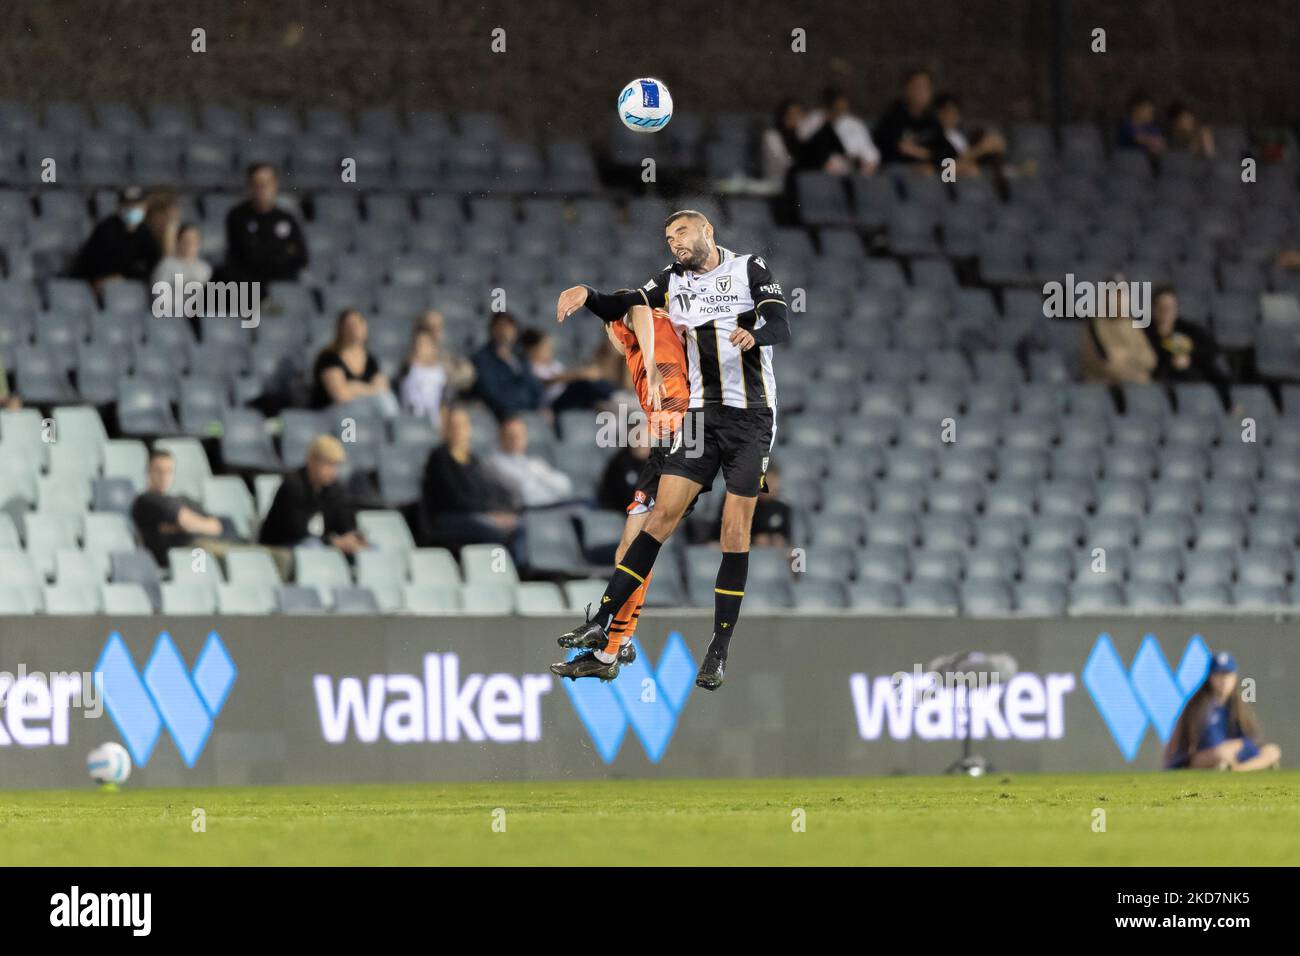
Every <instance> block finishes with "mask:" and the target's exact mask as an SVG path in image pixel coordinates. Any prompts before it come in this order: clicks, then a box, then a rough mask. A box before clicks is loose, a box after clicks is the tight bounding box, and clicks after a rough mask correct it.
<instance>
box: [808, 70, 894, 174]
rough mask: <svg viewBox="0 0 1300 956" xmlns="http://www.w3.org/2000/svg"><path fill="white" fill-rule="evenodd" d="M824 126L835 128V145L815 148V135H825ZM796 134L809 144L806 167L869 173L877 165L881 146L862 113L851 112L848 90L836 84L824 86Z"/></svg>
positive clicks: (878, 165)
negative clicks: (816, 107) (819, 103)
mask: <svg viewBox="0 0 1300 956" xmlns="http://www.w3.org/2000/svg"><path fill="white" fill-rule="evenodd" d="M824 129H826V130H829V131H833V132H834V134H835V137H836V139H838V141H839V142H838V149H836V148H835V146H834V145H828V146H827V147H823V148H817V143H818V137H819V136H822V135H824V133H823V130H824ZM798 134H799V139H800V140H801V141H802V142H804V143H805V144H808V145H807V147H806V149H807V151H808V153H809V154H810V155H807V156H805V162H804V164H802V165H804V166H805V168H813V169H824V170H825V171H826V172H828V173H838V174H841V175H847V174H849V173H858V174H859V175H863V176H870V175H872V174H873V173H874V172H875V171H876V170H877V169H878V168H879V167H880V150H878V149H877V148H876V144H875V142H874V141H873V140H872V138H871V131H870V130H869V129H868V128H867V124H866V123H865V122H863V120H862V119H861V117H858V116H855V115H854V113H853V110H852V106H851V104H850V103H849V97H848V94H847V93H845V92H844V91H843V90H841V89H839V88H837V87H833V86H828V87H827V88H826V90H825V91H824V92H823V93H822V108H821V109H819V110H813V111H812V112H811V113H809V114H808V115H807V116H806V117H804V119H803V122H802V123H801V124H800V126H799V130H798ZM828 143H829V141H828Z"/></svg>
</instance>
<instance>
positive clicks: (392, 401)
mask: <svg viewBox="0 0 1300 956" xmlns="http://www.w3.org/2000/svg"><path fill="white" fill-rule="evenodd" d="M369 335H370V327H369V326H368V325H367V324H366V317H365V316H364V315H362V314H361V312H360V311H359V310H357V309H344V310H343V311H342V312H340V313H339V317H338V321H337V322H336V323H335V326H334V341H333V342H331V343H330V344H329V345H327V346H325V348H323V349H321V351H320V354H318V355H317V356H316V363H315V365H313V366H312V373H311V377H312V386H313V387H312V408H328V407H329V406H331V405H348V406H349V408H350V409H355V410H356V411H358V412H360V413H361V414H367V413H369V414H374V415H379V416H381V417H383V418H392V417H394V416H395V415H397V413H398V412H399V410H400V409H399V406H398V404H397V397H396V396H395V395H394V394H393V389H392V386H391V385H390V384H389V381H388V376H387V375H385V374H384V373H383V372H382V371H381V370H380V368H379V360H378V359H377V358H375V356H374V353H372V352H371V351H370V350H369V349H367V348H366V339H367V338H368V336H369Z"/></svg>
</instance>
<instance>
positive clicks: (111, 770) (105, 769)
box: [86, 741, 131, 784]
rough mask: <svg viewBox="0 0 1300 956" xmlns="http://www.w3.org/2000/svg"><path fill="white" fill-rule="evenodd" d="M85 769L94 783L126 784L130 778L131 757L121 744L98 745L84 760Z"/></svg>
mask: <svg viewBox="0 0 1300 956" xmlns="http://www.w3.org/2000/svg"><path fill="white" fill-rule="evenodd" d="M86 769H87V770H89V771H90V777H91V779H92V780H94V781H95V782H96V783H112V784H123V783H126V779H127V777H129V776H131V755H130V754H129V753H127V752H126V748H125V747H123V746H122V745H121V744H118V743H113V742H112V741H110V742H109V743H106V744H100V745H99V746H98V747H96V748H95V749H94V750H92V751H91V752H90V756H89V757H87V758H86Z"/></svg>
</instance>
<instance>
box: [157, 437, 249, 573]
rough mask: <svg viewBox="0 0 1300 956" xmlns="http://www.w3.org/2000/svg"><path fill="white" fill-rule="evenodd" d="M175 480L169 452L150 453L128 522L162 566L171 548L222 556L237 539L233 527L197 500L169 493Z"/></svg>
mask: <svg viewBox="0 0 1300 956" xmlns="http://www.w3.org/2000/svg"><path fill="white" fill-rule="evenodd" d="M175 478H176V460H175V459H174V458H173V457H172V454H171V452H168V451H163V450H161V449H158V450H155V451H154V452H153V453H152V454H150V456H149V477H148V485H147V486H146V487H145V490H144V491H142V492H141V493H140V494H139V495H138V496H137V497H136V499H135V501H134V502H132V504H131V520H132V521H133V522H135V526H136V529H137V530H138V531H139V532H140V540H141V541H143V542H144V546H145V547H146V548H148V549H149V553H150V554H152V555H153V556H154V560H156V561H157V562H158V563H159V564H161V565H163V566H166V564H167V552H168V551H169V550H170V549H172V548H196V547H197V548H204V549H206V550H207V551H210V552H211V553H213V554H215V555H216V556H218V557H224V556H225V555H226V553H227V552H228V551H229V548H230V545H231V544H232V543H237V542H238V540H239V539H238V535H237V534H236V533H235V529H234V526H233V525H232V524H231V523H230V521H229V519H221V518H216V517H213V516H212V515H210V514H208V513H207V512H206V511H204V510H203V507H202V505H200V504H199V503H198V502H197V501H193V500H191V499H189V498H186V497H184V496H183V495H174V494H172V482H173V481H174V480H175Z"/></svg>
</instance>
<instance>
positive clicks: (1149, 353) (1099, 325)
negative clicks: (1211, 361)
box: [1080, 276, 1156, 385]
mask: <svg viewBox="0 0 1300 956" xmlns="http://www.w3.org/2000/svg"><path fill="white" fill-rule="evenodd" d="M1113 281H1116V282H1119V283H1120V289H1121V293H1120V296H1119V308H1118V309H1117V310H1116V312H1117V313H1118V314H1116V315H1097V316H1093V317H1091V318H1088V319H1085V320H1084V323H1083V335H1082V341H1081V348H1080V353H1081V359H1082V365H1083V377H1084V381H1087V382H1098V383H1103V384H1106V385H1125V384H1129V383H1132V384H1137V385H1145V384H1146V383H1148V382H1150V381H1151V374H1152V373H1153V372H1154V371H1155V368H1156V353H1155V351H1154V350H1153V349H1152V348H1151V343H1150V342H1149V341H1148V340H1147V336H1146V330H1145V329H1141V328H1137V327H1135V326H1134V325H1133V318H1132V316H1131V315H1130V314H1129V304H1128V294H1127V291H1126V289H1127V286H1126V285H1125V283H1124V281H1123V277H1122V276H1115V277H1114V279H1113ZM1105 311H1106V303H1105V302H1104V301H1102V302H1101V303H1099V308H1098V312H1105Z"/></svg>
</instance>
